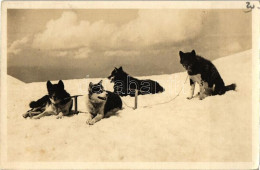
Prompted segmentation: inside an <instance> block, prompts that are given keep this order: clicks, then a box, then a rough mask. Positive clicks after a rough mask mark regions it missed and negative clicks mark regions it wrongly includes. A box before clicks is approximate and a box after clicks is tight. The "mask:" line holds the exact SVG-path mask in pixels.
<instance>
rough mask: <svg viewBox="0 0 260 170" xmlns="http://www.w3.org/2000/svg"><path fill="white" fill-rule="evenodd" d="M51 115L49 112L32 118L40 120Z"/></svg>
mask: <svg viewBox="0 0 260 170" xmlns="http://www.w3.org/2000/svg"><path fill="white" fill-rule="evenodd" d="M50 114H51V113H50V112H49V111H44V112H42V113H41V114H39V115H37V116H33V117H32V118H33V119H40V118H42V117H44V116H48V115H50Z"/></svg>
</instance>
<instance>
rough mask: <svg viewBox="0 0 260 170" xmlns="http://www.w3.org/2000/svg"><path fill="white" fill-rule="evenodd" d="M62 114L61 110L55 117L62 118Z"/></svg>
mask: <svg viewBox="0 0 260 170" xmlns="http://www.w3.org/2000/svg"><path fill="white" fill-rule="evenodd" d="M63 116H64V114H63V113H62V112H60V113H59V114H58V116H57V117H56V119H62V117H63Z"/></svg>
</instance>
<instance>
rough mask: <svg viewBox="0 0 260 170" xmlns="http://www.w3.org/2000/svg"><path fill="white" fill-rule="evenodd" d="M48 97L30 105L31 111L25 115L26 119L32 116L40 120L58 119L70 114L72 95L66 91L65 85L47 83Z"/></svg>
mask: <svg viewBox="0 0 260 170" xmlns="http://www.w3.org/2000/svg"><path fill="white" fill-rule="evenodd" d="M47 90H48V95H45V96H43V97H42V98H40V99H39V100H37V101H32V102H31V103H30V105H29V106H30V107H31V108H32V110H31V111H28V112H27V113H25V114H24V115H23V117H24V118H26V117H28V116H30V117H32V118H33V119H40V118H41V117H44V116H49V115H57V119H60V118H62V117H63V116H67V115H69V114H70V112H71V109H72V105H73V102H72V99H71V97H70V94H69V93H67V92H66V90H65V89H64V84H63V82H62V81H61V80H60V81H59V82H58V84H52V83H51V82H50V81H47Z"/></svg>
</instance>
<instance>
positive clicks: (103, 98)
mask: <svg viewBox="0 0 260 170" xmlns="http://www.w3.org/2000/svg"><path fill="white" fill-rule="evenodd" d="M98 98H99V99H100V100H106V99H107V98H106V97H101V96H98Z"/></svg>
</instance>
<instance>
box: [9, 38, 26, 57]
mask: <svg viewBox="0 0 260 170" xmlns="http://www.w3.org/2000/svg"><path fill="white" fill-rule="evenodd" d="M27 42H28V37H24V38H22V39H20V40H16V41H14V42H13V43H12V44H11V45H10V47H9V48H8V50H7V51H8V53H10V54H15V55H16V54H18V53H20V52H21V51H22V49H23V47H24V46H25V45H26V43H27Z"/></svg>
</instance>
